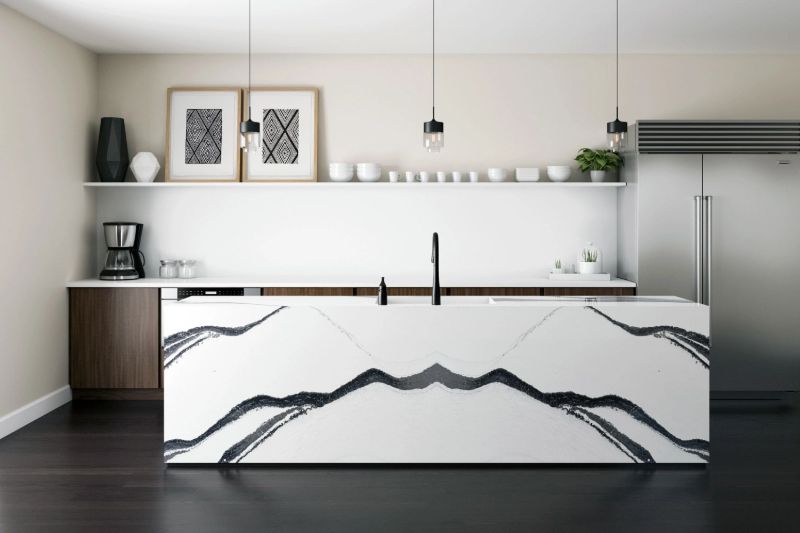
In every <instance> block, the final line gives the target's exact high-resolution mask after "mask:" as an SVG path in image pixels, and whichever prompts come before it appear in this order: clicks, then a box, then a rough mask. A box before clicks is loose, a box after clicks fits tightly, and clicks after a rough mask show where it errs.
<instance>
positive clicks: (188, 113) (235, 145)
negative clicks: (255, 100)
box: [164, 87, 242, 181]
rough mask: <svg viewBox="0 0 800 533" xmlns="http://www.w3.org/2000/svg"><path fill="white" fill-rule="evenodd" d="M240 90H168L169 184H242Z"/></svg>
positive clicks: (235, 88)
mask: <svg viewBox="0 0 800 533" xmlns="http://www.w3.org/2000/svg"><path fill="white" fill-rule="evenodd" d="M241 115H242V90H241V89H239V88H238V87H233V88H231V87H200V88H188V87H186V88H184V87H172V88H169V89H167V148H166V152H165V157H164V159H165V164H164V178H165V180H166V181H239V175H240V172H239V169H240V167H241V163H240V155H239V154H240V152H241V150H240V149H239V120H240V117H241Z"/></svg>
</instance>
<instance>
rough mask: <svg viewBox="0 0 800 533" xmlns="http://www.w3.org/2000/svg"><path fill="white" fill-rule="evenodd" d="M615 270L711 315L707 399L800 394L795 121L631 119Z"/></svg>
mask: <svg viewBox="0 0 800 533" xmlns="http://www.w3.org/2000/svg"><path fill="white" fill-rule="evenodd" d="M633 133H634V138H635V141H636V142H635V145H634V146H633V149H632V150H631V151H630V152H629V153H626V154H625V155H626V165H625V170H624V172H623V178H624V179H625V180H626V181H628V182H629V185H628V187H625V190H624V191H622V192H620V198H619V207H620V220H619V223H620V224H619V225H620V229H619V231H620V235H619V239H618V240H619V243H620V257H619V262H620V265H621V266H620V272H621V274H622V275H623V276H626V275H627V276H629V277H631V278H633V279H634V280H636V281H637V283H638V292H639V294H642V295H665V294H671V295H677V296H681V297H684V298H688V299H691V300H694V301H697V302H701V303H706V304H708V305H709V306H710V310H711V389H712V390H713V391H790V390H800V156H798V152H799V151H800V122H797V121H793V122H786V121H780V122H776V121H761V122H742V121H737V122H711V121H695V122H688V121H681V122H676V121H639V122H638V123H637V124H636V127H635V130H634V132H633Z"/></svg>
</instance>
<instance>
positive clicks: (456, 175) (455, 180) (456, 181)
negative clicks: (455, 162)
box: [453, 170, 461, 183]
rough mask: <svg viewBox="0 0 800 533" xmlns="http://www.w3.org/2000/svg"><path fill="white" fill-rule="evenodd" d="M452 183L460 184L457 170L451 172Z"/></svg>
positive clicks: (459, 175) (459, 174)
mask: <svg viewBox="0 0 800 533" xmlns="http://www.w3.org/2000/svg"><path fill="white" fill-rule="evenodd" d="M453 181H454V182H455V183H460V182H461V172H459V171H457V170H454V171H453Z"/></svg>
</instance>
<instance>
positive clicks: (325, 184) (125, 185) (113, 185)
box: [83, 181, 626, 189]
mask: <svg viewBox="0 0 800 533" xmlns="http://www.w3.org/2000/svg"><path fill="white" fill-rule="evenodd" d="M625 185H626V183H625V182H622V181H608V182H601V183H593V182H591V181H567V182H560V183H556V182H552V181H534V182H516V181H506V182H501V183H492V182H488V181H481V182H478V183H470V182H460V183H454V182H446V183H439V182H428V183H418V182H416V183H406V182H398V183H390V182H387V181H379V182H372V183H369V182H367V183H364V182H359V181H352V182H346V183H337V182H332V181H316V182H222V183H220V182H211V183H203V182H188V183H181V182H174V181H171V182H168V183H165V182H161V181H157V182H152V183H138V182H135V181H123V182H100V181H92V182H86V183H84V184H83V186H84V187H90V188H104V189H106V188H107V189H148V188H151V189H152V188H156V189H158V188H162V189H166V188H179V189H191V188H228V189H234V188H239V187H244V188H273V189H291V188H299V187H300V188H326V189H347V188H353V189H362V188H381V189H383V188H388V189H391V188H395V189H408V188H419V189H425V188H433V187H436V188H441V187H443V188H450V187H452V188H459V189H461V188H463V189H470V188H472V189H484V188H514V189H537V188H558V187H567V188H573V187H580V188H583V187H586V188H609V187H624V186H625Z"/></svg>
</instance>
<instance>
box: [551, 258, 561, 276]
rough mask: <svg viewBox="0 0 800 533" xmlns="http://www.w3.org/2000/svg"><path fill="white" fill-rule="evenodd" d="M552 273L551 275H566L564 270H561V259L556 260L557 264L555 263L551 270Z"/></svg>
mask: <svg viewBox="0 0 800 533" xmlns="http://www.w3.org/2000/svg"><path fill="white" fill-rule="evenodd" d="M550 273H551V274H563V273H564V269H563V268H561V259H556V260H555V262H553V268H552V269H551V270H550Z"/></svg>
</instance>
